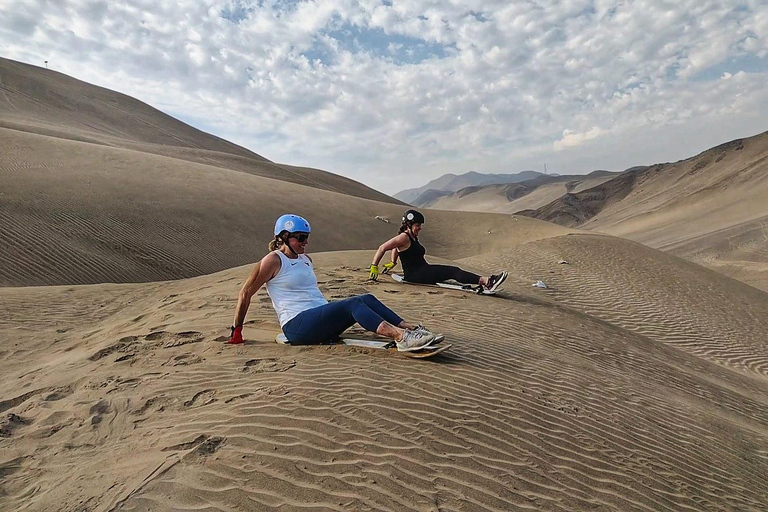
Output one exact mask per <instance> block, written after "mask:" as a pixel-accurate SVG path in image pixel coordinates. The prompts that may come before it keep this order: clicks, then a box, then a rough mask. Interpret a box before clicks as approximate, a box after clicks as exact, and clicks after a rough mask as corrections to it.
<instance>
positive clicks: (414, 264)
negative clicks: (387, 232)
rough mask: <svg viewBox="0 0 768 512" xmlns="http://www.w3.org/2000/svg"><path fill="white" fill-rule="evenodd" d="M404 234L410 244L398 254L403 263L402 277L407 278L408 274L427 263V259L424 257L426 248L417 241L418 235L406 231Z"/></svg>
mask: <svg viewBox="0 0 768 512" xmlns="http://www.w3.org/2000/svg"><path fill="white" fill-rule="evenodd" d="M405 234H406V235H408V238H409V239H410V240H411V245H410V247H408V248H407V249H406V250H404V251H402V252H400V253H398V254H399V255H400V262H401V264H402V265H403V274H405V276H404V277H405V279H406V280H408V274H410V273H411V272H412V271H414V270H416V269H418V268H419V267H423V266H425V265H428V263H427V260H425V259H424V255H425V254H426V253H427V250H426V249H425V248H424V246H423V245H421V244H420V243H419V237H416V238H414V237H412V236H411V235H410V233H408V232H406V233H405Z"/></svg>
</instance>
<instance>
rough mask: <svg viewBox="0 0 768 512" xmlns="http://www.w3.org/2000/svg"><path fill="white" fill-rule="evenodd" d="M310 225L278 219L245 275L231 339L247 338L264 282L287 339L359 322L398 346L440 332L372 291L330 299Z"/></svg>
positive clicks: (315, 337)
mask: <svg viewBox="0 0 768 512" xmlns="http://www.w3.org/2000/svg"><path fill="white" fill-rule="evenodd" d="M310 233H311V227H310V225H309V222H307V220H306V219H304V218H303V217H300V216H298V215H293V214H286V215H283V216H281V217H280V218H279V219H277V222H276V223H275V238H274V239H273V240H272V241H271V242H270V243H269V250H270V252H269V254H267V255H266V256H264V257H263V258H262V259H261V261H259V262H258V263H257V264H256V266H255V267H254V269H253V271H252V272H251V275H250V277H248V279H247V280H246V282H245V284H244V285H243V288H242V290H240V296H239V298H238V301H237V308H236V310H235V320H234V323H233V325H232V327H231V330H232V336H231V337H230V339H229V342H228V343H233V344H236V343H243V322H244V321H245V315H246V313H247V312H248V307H249V306H250V304H251V297H253V295H254V294H255V293H256V292H257V291H259V289H260V288H261V287H262V286H263V285H266V288H267V293H268V294H269V297H270V298H271V299H272V306H273V307H274V308H275V311H276V312H277V316H278V319H279V321H280V326H281V327H282V329H283V334H285V336H286V338H288V341H289V342H291V343H294V344H307V343H316V342H323V341H328V340H332V339H334V338H337V337H338V336H339V335H340V334H341V333H342V332H344V331H345V330H346V329H348V328H349V327H351V326H352V325H354V324H355V323H359V324H360V325H362V326H363V327H364V328H365V329H367V330H369V331H373V332H376V333H378V334H381V335H383V336H386V337H388V338H392V339H393V340H395V342H396V343H397V348H398V350H401V351H412V350H419V349H420V348H422V347H425V346H427V345H429V344H430V343H432V342H433V341H437V340H438V337H437V336H435V335H434V334H432V333H431V332H429V331H428V330H426V329H425V328H423V327H422V326H420V325H413V324H410V323H408V322H406V321H404V320H403V319H402V318H400V317H399V316H398V315H397V314H395V313H394V312H393V311H392V310H391V309H389V308H387V307H386V306H385V305H384V304H382V303H381V302H380V301H379V300H378V299H377V298H376V297H374V296H373V295H370V294H366V295H359V296H356V297H350V298H348V299H344V300H341V301H336V302H328V301H327V300H325V297H323V294H322V292H320V289H319V288H318V287H317V277H316V276H315V272H314V267H313V266H312V260H311V259H310V258H309V256H307V255H306V254H305V249H306V246H307V243H309V235H310Z"/></svg>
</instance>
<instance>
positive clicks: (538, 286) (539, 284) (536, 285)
mask: <svg viewBox="0 0 768 512" xmlns="http://www.w3.org/2000/svg"><path fill="white" fill-rule="evenodd" d="M531 286H532V287H534V288H547V285H546V284H544V281H536V282H535V283H533V284H532V285H531Z"/></svg>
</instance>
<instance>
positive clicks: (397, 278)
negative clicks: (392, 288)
mask: <svg viewBox="0 0 768 512" xmlns="http://www.w3.org/2000/svg"><path fill="white" fill-rule="evenodd" d="M391 275H392V279H394V280H395V281H397V282H398V283H403V284H412V285H415V286H430V287H432V288H435V287H437V288H447V289H449V290H458V291H460V292H467V293H474V294H475V295H496V291H498V290H496V291H492V292H491V291H488V290H485V289H484V290H483V291H481V292H478V291H477V287H475V286H471V285H468V284H463V285H462V284H451V283H437V284H422V283H411V282H408V281H406V280H405V278H403V276H401V275H400V274H391ZM499 289H500V288H499Z"/></svg>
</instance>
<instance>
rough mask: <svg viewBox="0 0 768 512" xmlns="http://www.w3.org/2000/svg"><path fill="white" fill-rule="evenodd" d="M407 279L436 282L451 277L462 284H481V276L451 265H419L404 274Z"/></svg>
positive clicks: (429, 282)
mask: <svg viewBox="0 0 768 512" xmlns="http://www.w3.org/2000/svg"><path fill="white" fill-rule="evenodd" d="M403 277H404V278H405V280H406V281H410V282H411V283H421V284H436V283H441V282H443V281H447V280H449V279H453V280H454V281H458V282H459V283H461V284H480V276H479V275H477V274H473V273H472V272H467V271H466V270H461V269H460V268H459V267H451V266H449V265H429V264H428V265H419V266H418V267H416V268H412V269H408V270H407V271H406V272H405V276H403Z"/></svg>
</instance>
